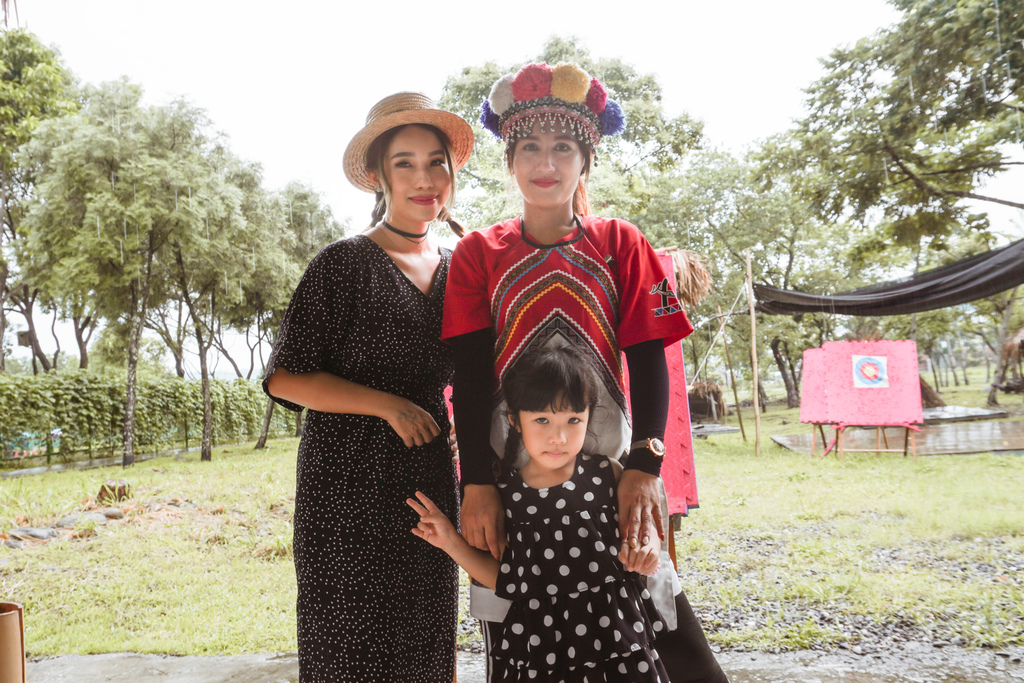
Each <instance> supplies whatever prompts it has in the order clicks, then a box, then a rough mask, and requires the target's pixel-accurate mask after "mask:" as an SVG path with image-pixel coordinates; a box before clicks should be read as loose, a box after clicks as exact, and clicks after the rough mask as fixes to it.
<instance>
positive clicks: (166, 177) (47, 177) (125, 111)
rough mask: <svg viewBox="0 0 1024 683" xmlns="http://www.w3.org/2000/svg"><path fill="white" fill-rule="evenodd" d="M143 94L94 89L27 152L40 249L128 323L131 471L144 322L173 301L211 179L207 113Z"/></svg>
mask: <svg viewBox="0 0 1024 683" xmlns="http://www.w3.org/2000/svg"><path fill="white" fill-rule="evenodd" d="M141 97H142V90H141V88H140V87H138V86H136V85H133V84H131V83H129V82H128V81H127V80H121V81H117V82H113V83H107V84H105V85H103V86H101V87H99V88H88V89H87V90H86V92H85V100H86V105H85V107H84V109H83V110H82V111H81V113H78V114H74V115H69V116H64V117H61V118H59V119H53V120H51V121H48V122H46V123H45V124H42V125H41V126H40V127H39V129H38V130H37V132H36V135H35V136H34V137H33V139H32V140H31V141H30V142H29V143H28V145H27V146H26V148H25V150H26V154H27V155H28V156H29V157H30V158H31V161H32V168H33V170H34V172H35V173H36V174H37V179H38V180H37V183H36V196H35V198H34V201H33V202H32V204H31V209H30V212H29V214H28V215H27V216H26V227H27V228H28V237H27V238H28V240H29V246H30V249H31V251H32V253H33V254H34V255H35V256H36V257H37V258H39V259H40V262H41V263H44V264H46V265H47V266H48V267H49V268H51V269H64V270H65V272H66V273H67V274H68V277H69V278H71V279H72V280H73V281H75V282H77V283H80V285H81V286H82V287H83V288H85V287H89V288H90V289H89V290H88V291H89V292H91V295H92V296H93V297H94V299H93V300H94V301H95V305H96V310H97V311H98V312H99V314H100V315H102V316H103V317H104V318H106V319H107V320H113V319H123V320H124V321H125V323H126V325H127V327H128V338H127V339H128V344H127V352H128V378H127V383H126V397H125V405H126V409H125V413H124V416H125V417H124V437H123V438H124V463H125V465H129V464H131V463H132V462H133V460H134V452H135V435H134V415H135V400H136V393H137V390H136V368H137V364H138V353H139V347H140V342H141V340H142V331H143V323H144V321H145V320H146V317H147V314H148V311H149V310H150V307H151V306H159V305H160V304H161V303H162V297H163V296H165V288H163V287H162V286H160V284H161V283H162V282H163V278H162V276H165V275H166V273H167V272H168V268H169V264H170V263H172V262H173V255H172V252H171V251H170V247H171V245H172V243H173V242H174V241H175V240H181V239H183V236H184V235H190V234H195V233H196V232H197V231H199V230H200V229H202V227H203V225H204V223H205V217H206V212H207V211H208V208H207V206H206V204H205V203H204V199H203V195H202V193H203V192H204V191H205V190H206V189H207V188H206V187H204V186H203V185H202V184H201V183H202V182H204V181H206V180H208V179H209V178H210V174H209V172H208V165H207V164H206V163H205V161H204V157H203V150H204V149H205V146H206V144H207V137H206V135H205V130H206V128H207V126H208V122H207V120H206V118H205V116H204V115H203V114H202V112H200V111H199V110H197V109H195V108H194V107H191V106H189V105H188V104H186V103H184V102H181V101H178V102H174V103H172V104H170V105H167V106H163V107H145V106H143V105H142V104H141V102H140V100H141Z"/></svg>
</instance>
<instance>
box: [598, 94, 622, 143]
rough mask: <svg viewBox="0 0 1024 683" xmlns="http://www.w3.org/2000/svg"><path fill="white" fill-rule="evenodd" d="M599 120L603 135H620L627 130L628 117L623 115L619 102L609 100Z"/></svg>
mask: <svg viewBox="0 0 1024 683" xmlns="http://www.w3.org/2000/svg"><path fill="white" fill-rule="evenodd" d="M598 118H599V119H600V120H601V134H602V135H618V134H619V133H621V132H622V131H624V130H626V115H625V114H624V113H622V107H620V106H619V103H618V102H615V101H613V100H608V103H607V104H606V105H605V107H604V111H603V112H601V115H600V116H599V117H598Z"/></svg>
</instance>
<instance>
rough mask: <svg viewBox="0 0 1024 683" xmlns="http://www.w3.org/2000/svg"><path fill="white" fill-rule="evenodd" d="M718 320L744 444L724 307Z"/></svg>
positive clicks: (744, 439)
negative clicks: (720, 325) (723, 313)
mask: <svg viewBox="0 0 1024 683" xmlns="http://www.w3.org/2000/svg"><path fill="white" fill-rule="evenodd" d="M718 319H719V321H721V324H722V344H723V345H724V346H725V366H726V367H727V368H729V384H731V385H732V398H733V400H734V401H736V419H737V420H739V423H740V434H742V435H743V441H744V443H745V442H746V440H747V432H746V430H744V429H743V413H742V412H741V411H740V394H739V392H738V391H737V390H736V376H735V375H734V374H733V372H732V360H730V359H729V335H728V334H727V333H726V330H725V318H723V317H722V307H721V306H719V307H718Z"/></svg>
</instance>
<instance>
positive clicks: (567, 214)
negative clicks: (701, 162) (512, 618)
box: [442, 63, 727, 683]
mask: <svg viewBox="0 0 1024 683" xmlns="http://www.w3.org/2000/svg"><path fill="white" fill-rule="evenodd" d="M481 122H482V123H483V125H484V127H485V128H487V129H489V130H490V131H491V132H493V133H494V134H495V135H496V136H498V138H499V139H501V140H502V141H503V142H504V144H505V161H506V165H507V167H508V169H509V171H510V173H511V175H512V177H513V179H514V180H515V182H516V185H517V186H518V188H519V191H520V194H521V195H522V197H523V213H522V215H521V216H518V217H516V218H514V219H511V220H508V221H504V222H502V223H498V224H497V225H494V226H491V227H490V228H488V229H486V230H478V231H475V232H473V233H471V234H469V235H467V236H466V237H465V238H464V239H462V240H461V241H460V242H459V244H458V246H457V247H456V249H455V253H454V255H453V257H452V264H451V272H450V275H449V278H448V292H447V295H446V298H447V305H446V308H445V317H444V331H443V333H442V334H443V336H444V337H445V339H446V340H448V341H449V342H450V343H451V344H452V345H453V347H454V348H455V381H454V394H453V398H454V407H455V417H456V421H457V422H458V424H459V455H460V458H461V463H462V478H463V479H462V483H463V485H464V486H465V493H464V498H463V503H462V527H463V535H464V536H465V538H466V540H467V541H469V543H470V544H471V545H474V546H476V547H477V548H480V549H481V550H488V551H490V552H491V553H492V554H493V555H494V556H495V557H500V556H501V555H502V553H503V551H504V548H505V534H504V530H503V525H502V518H503V514H502V509H501V498H500V496H499V494H498V490H497V487H496V486H495V479H494V474H493V467H492V465H493V460H494V458H495V457H496V454H497V453H502V452H503V449H502V447H501V444H503V443H504V441H505V436H504V434H505V431H506V429H507V427H508V425H507V423H506V421H505V419H504V410H503V406H502V405H501V404H500V402H497V401H495V400H492V397H493V396H500V394H496V393H495V384H496V382H495V379H497V381H498V382H500V381H501V379H502V378H503V377H504V376H505V374H506V373H507V372H508V371H509V369H510V368H512V367H513V366H514V365H515V363H516V362H517V361H518V359H519V358H521V357H523V355H524V354H525V353H526V352H527V351H530V350H532V349H536V348H540V347H545V346H549V345H573V346H575V347H577V348H579V349H580V350H581V351H583V352H584V354H585V356H586V357H587V358H588V359H589V360H590V361H591V363H592V364H593V367H594V369H595V370H596V371H597V373H598V375H599V376H600V377H601V379H602V381H601V382H600V386H601V392H602V395H601V397H600V400H599V403H598V408H597V409H596V410H595V411H594V414H593V416H592V417H591V421H590V424H589V425H588V443H587V445H586V446H585V447H584V448H585V449H586V450H587V452H590V453H599V454H602V455H607V456H609V457H612V458H619V457H620V456H622V455H623V453H624V452H626V451H628V452H629V455H628V457H624V458H623V462H624V464H625V471H624V472H623V474H622V477H621V479H620V480H619V485H618V503H619V517H620V520H619V524H620V527H621V529H620V533H621V538H622V540H623V543H622V546H621V548H617V549H615V550H614V551H617V554H618V557H619V559H620V560H621V561H622V562H623V564H624V565H625V568H626V569H627V570H629V571H634V570H636V568H637V562H638V557H639V553H640V552H641V551H642V549H643V548H644V547H645V546H647V543H648V540H649V536H650V535H652V534H655V533H658V534H661V535H662V538H664V536H663V534H664V530H665V529H666V528H667V519H666V515H665V512H664V510H665V507H664V505H665V503H664V499H663V498H662V495H663V493H662V492H663V490H664V489H663V487H662V486H661V485H660V480H659V473H660V469H661V461H662V456H664V454H665V446H664V444H663V443H662V439H663V438H664V436H665V425H666V422H667V415H668V391H669V378H668V368H667V364H666V361H665V352H664V347H665V346H667V345H668V344H671V343H674V342H677V341H679V340H680V339H682V338H683V337H685V336H686V335H688V334H689V333H690V332H692V331H693V327H692V326H691V325H690V323H689V321H688V320H687V318H686V313H685V312H684V311H683V310H682V307H681V306H680V305H679V303H678V301H677V300H676V298H675V292H674V291H673V289H672V284H671V281H670V279H669V278H667V277H666V274H665V273H664V272H663V271H662V268H661V265H660V263H659V261H658V258H657V256H656V255H655V253H654V250H653V249H652V248H651V245H650V244H648V242H647V240H646V239H645V238H644V237H643V235H642V234H641V233H640V231H639V230H638V229H637V228H636V227H635V226H633V225H631V224H629V223H627V222H626V221H622V220H618V219H614V218H612V219H609V218H599V217H595V216H591V215H589V214H590V210H589V209H590V207H589V203H588V200H587V178H588V177H589V173H590V167H591V164H592V163H593V161H594V159H595V153H594V150H595V147H596V146H597V144H598V143H599V142H600V140H601V138H602V137H603V136H605V135H614V134H616V133H619V132H621V131H622V130H623V128H624V123H625V121H624V116H623V112H622V109H621V108H620V107H619V105H618V104H617V103H616V102H614V101H612V100H611V99H609V97H608V94H607V92H606V91H605V88H604V86H603V85H602V84H601V82H600V81H599V80H598V79H596V78H591V76H590V75H589V74H587V73H586V72H585V71H584V70H583V69H581V68H580V67H579V66H578V65H576V64H560V65H558V66H555V67H551V66H548V65H547V64H543V63H540V64H529V65H526V66H524V67H523V68H522V69H520V70H519V71H518V72H517V73H512V74H508V75H505V76H503V77H501V78H500V79H498V81H497V82H496V83H495V84H494V86H493V88H492V89H491V92H490V96H489V97H488V99H487V101H485V102H484V104H483V115H482V116H481ZM622 352H625V355H626V360H627V364H628V366H629V377H630V391H629V400H628V401H627V397H626V392H625V389H624V378H623V373H622V367H621V354H622ZM630 407H631V408H632V424H631V423H630ZM583 531H585V530H582V529H581V535H582V533H583ZM661 567H662V570H661V571H660V572H659V573H658V574H657V575H656V576H655V577H652V579H651V580H650V581H649V582H648V588H649V590H650V592H651V593H652V594H654V596H655V602H656V604H657V606H658V608H659V610H660V611H661V612H662V614H663V616H664V617H665V622H666V623H667V624H668V628H667V629H666V631H665V632H663V633H660V634H659V635H658V636H657V638H656V640H655V642H654V646H655V648H656V649H657V651H658V653H659V654H660V656H661V658H662V660H663V661H664V664H665V668H666V670H667V671H668V674H669V677H670V679H671V681H672V682H673V683H681V682H683V681H687V682H691V683H696V682H698V681H700V682H706V683H712V682H714V683H721V682H722V681H726V680H727V679H726V677H725V674H724V673H723V672H722V670H721V668H720V667H719V666H718V663H717V662H716V661H715V657H714V654H713V653H712V652H711V649H710V647H709V646H708V643H707V640H706V638H705V637H704V633H703V630H702V629H701V626H700V623H699V622H698V621H697V619H696V617H695V616H694V614H693V611H692V609H691V608H690V605H689V603H688V602H687V600H686V596H685V595H684V594H683V593H682V588H681V586H680V585H679V579H678V577H677V576H676V575H675V572H674V571H672V563H671V561H669V560H668V557H667V553H666V554H664V555H663V561H662V563H661ZM524 585H525V584H524ZM471 600H472V604H471V613H472V614H474V616H477V617H478V618H480V619H482V620H483V621H484V622H485V623H493V622H498V621H501V620H502V619H503V615H504V614H505V611H506V610H507V604H508V603H507V602H506V601H501V600H500V599H499V598H497V597H496V596H495V595H494V593H493V591H488V590H487V589H485V588H482V587H479V586H473V588H472V589H471ZM503 603H504V604H503ZM484 631H485V638H487V640H488V645H489V640H490V638H491V636H492V635H495V634H496V633H499V632H500V630H499V629H496V628H494V627H491V626H485V629H484ZM601 656H603V657H606V658H607V657H614V656H616V655H615V654H614V653H611V652H608V651H602V653H601ZM552 667H553V670H552V671H551V672H547V673H548V677H547V678H544V677H543V676H542V677H540V678H543V680H544V681H547V680H548V679H549V678H550V679H551V680H559V679H561V678H564V676H562V675H561V673H562V672H561V670H557V667H564V662H555V663H552ZM506 671H507V669H506ZM578 673H579V676H580V680H584V675H585V673H586V670H583V671H579V672H578ZM569 678H570V679H572V680H573V681H576V680H577V679H576V678H574V677H573V675H570V676H569ZM625 678H626V677H624V679H625ZM601 680H606V679H604V678H602V679H601ZM607 680H609V681H610V680H611V678H609V679H607Z"/></svg>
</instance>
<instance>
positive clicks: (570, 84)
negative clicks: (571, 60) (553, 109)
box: [551, 64, 590, 104]
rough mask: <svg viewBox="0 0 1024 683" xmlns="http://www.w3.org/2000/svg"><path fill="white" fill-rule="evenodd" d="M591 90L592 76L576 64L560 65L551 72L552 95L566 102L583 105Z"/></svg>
mask: <svg viewBox="0 0 1024 683" xmlns="http://www.w3.org/2000/svg"><path fill="white" fill-rule="evenodd" d="M589 90H590V74H588V73H587V72H586V71H584V70H583V69H581V68H580V67H579V66H577V65H576V64H559V65H558V66H556V67H555V68H554V69H553V70H552V72H551V95H552V96H553V97H557V98H558V99H560V100H563V101H565V102H573V103H576V104H582V103H583V102H586V101H587V92H588V91H589Z"/></svg>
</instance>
